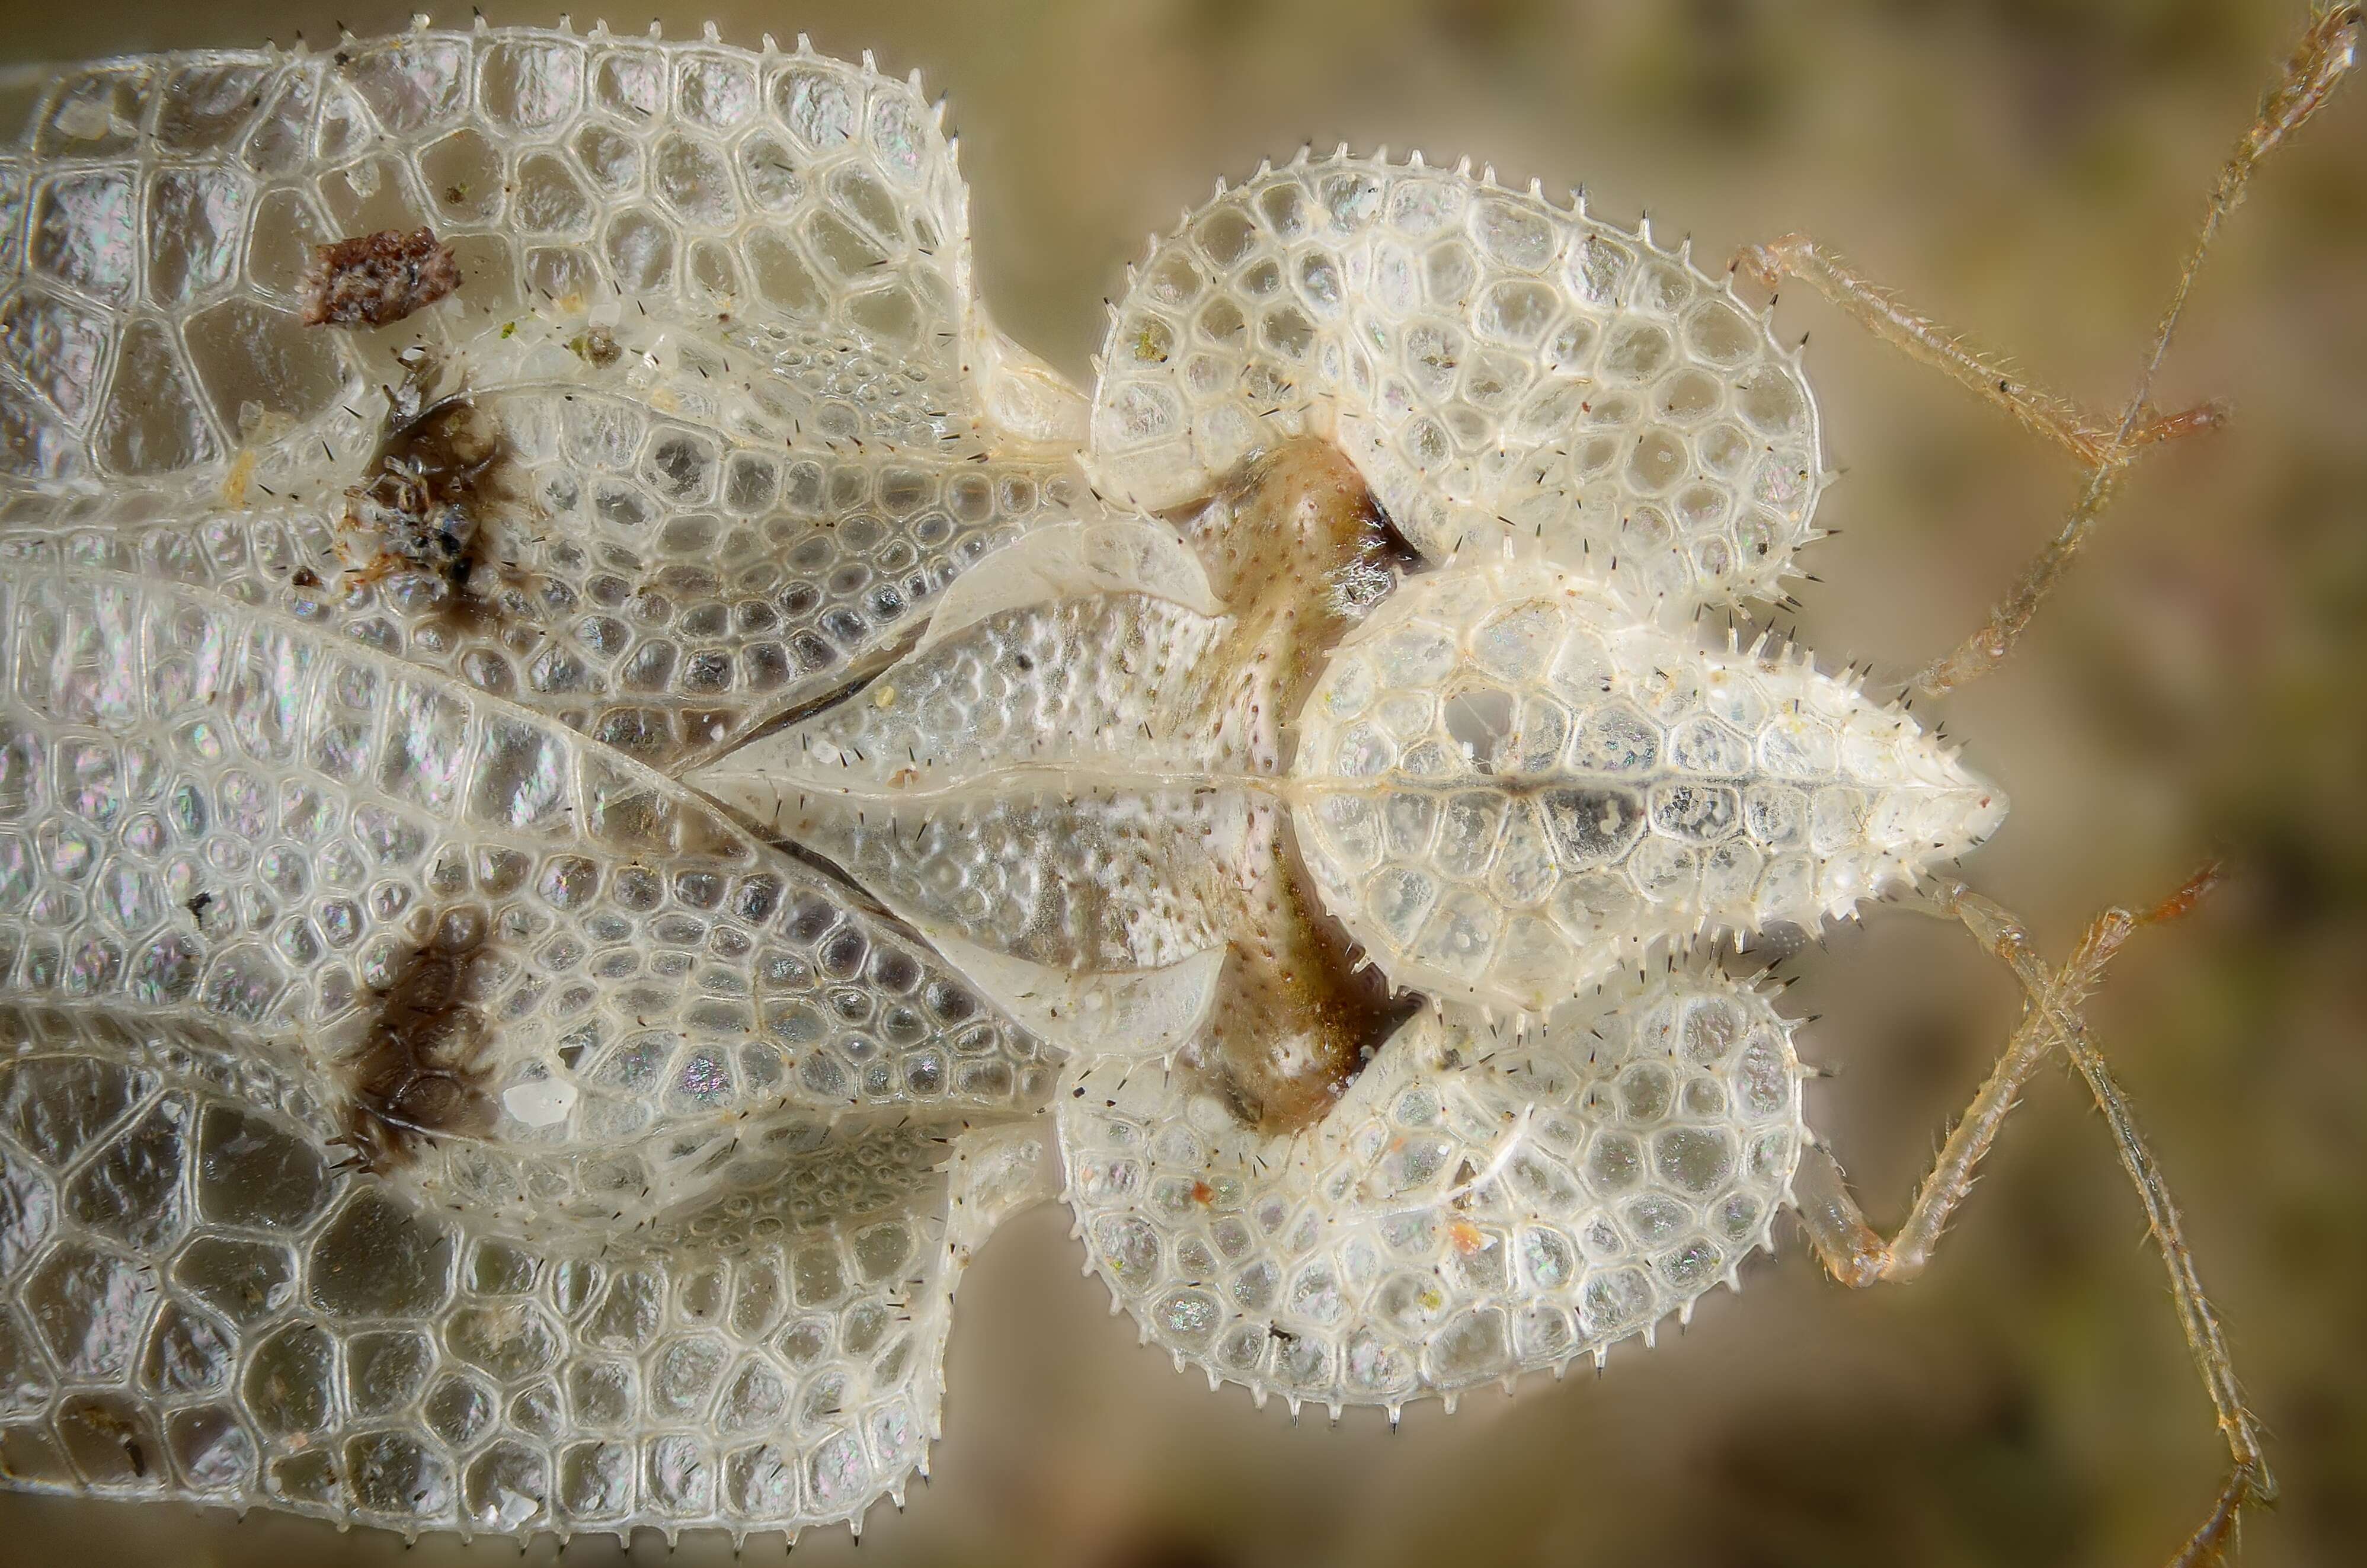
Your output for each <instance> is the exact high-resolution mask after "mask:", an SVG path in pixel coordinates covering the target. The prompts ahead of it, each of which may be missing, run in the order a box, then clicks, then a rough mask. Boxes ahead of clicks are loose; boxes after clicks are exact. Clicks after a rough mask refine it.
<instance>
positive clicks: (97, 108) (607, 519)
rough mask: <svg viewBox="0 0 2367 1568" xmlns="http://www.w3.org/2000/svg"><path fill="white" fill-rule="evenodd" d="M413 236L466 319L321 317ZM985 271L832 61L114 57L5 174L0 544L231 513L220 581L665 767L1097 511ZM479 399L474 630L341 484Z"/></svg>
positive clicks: (1072, 443)
mask: <svg viewBox="0 0 2367 1568" xmlns="http://www.w3.org/2000/svg"><path fill="white" fill-rule="evenodd" d="M419 226H429V227H433V228H434V229H435V230H436V232H437V234H438V235H439V236H440V237H441V238H443V239H444V240H445V241H446V242H447V243H449V244H450V245H451V246H452V248H453V250H454V252H455V253H456V254H457V255H458V257H459V272H460V275H461V278H462V281H461V284H460V287H459V289H458V290H457V292H455V293H454V294H452V295H451V296H449V297H448V298H447V299H443V300H442V301H440V302H437V303H435V304H431V305H428V306H426V307H425V308H423V309H421V310H417V311H415V312H414V313H413V314H411V315H410V316H408V317H407V318H405V319H403V320H402V321H396V322H394V323H392V324H391V325H388V326H383V327H379V328H377V329H347V328H340V327H334V326H311V327H308V326H305V325H303V324H302V322H301V320H300V310H301V307H302V293H303V282H302V276H303V268H304V265H305V264H306V262H307V260H308V259H309V257H310V254H311V246H312V245H314V244H315V243H322V242H325V241H330V240H334V239H336V238H339V237H344V236H351V235H355V234H359V233H368V232H371V231H379V230H387V229H395V230H405V231H407V230H410V229H413V228H415V227H419ZM969 269H970V264H969V254H968V217H967V195H966V192H965V190H964V188H963V186H962V183H961V180H960V178H959V175H958V174H957V170H956V167H955V163H954V157H953V152H952V149H951V147H950V145H949V143H948V142H947V141H946V139H945V137H944V135H943V132H942V129H941V127H940V125H939V123H938V115H937V111H936V109H935V108H934V107H932V106H930V105H928V104H927V103H925V102H924V101H923V99H922V97H921V96H920V94H919V91H918V89H917V87H916V85H913V84H912V83H908V82H899V81H894V80H891V79H889V78H887V77H884V76H881V75H879V74H878V73H876V72H875V71H873V70H872V69H870V68H869V66H868V65H867V64H866V65H865V66H861V67H857V66H852V65H846V64H843V63H840V62H834V61H829V60H823V59H821V58H818V57H816V56H814V55H812V54H810V53H809V52H807V51H804V49H803V48H802V46H800V48H799V50H798V51H796V52H793V53H791V52H783V51H777V50H775V49H773V48H772V47H771V46H770V45H769V44H768V45H767V46H766V48H765V49H764V51H761V52H753V51H742V50H735V49H731V48H728V47H725V46H722V45H720V44H718V43H716V42H714V41H713V40H712V39H708V40H706V41H703V42H697V43H663V42H659V41H657V40H654V39H613V38H610V37H608V36H607V35H606V32H605V30H595V32H594V33H593V34H592V35H591V36H590V37H589V38H576V37H573V36H571V35H569V34H566V33H563V32H550V31H538V30H523V29H504V30H498V31H497V30H490V29H484V28H480V29H479V30H477V31H475V32H470V33H459V32H439V31H429V30H419V31H414V32H412V33H410V34H407V35H403V36H401V37H398V38H394V39H385V40H376V41H371V42H367V43H362V42H355V43H349V44H347V45H346V46H345V47H344V48H341V49H340V50H339V51H336V52H335V53H334V55H329V56H312V55H309V54H305V53H302V52H298V53H293V54H290V53H286V52H282V51H256V52H249V53H237V54H222V53H207V54H190V55H172V56H153V57H138V58H130V59H125V60H121V61H115V62H103V63H101V64H99V65H96V66H93V67H90V68H87V69H85V70H81V71H76V72H71V73H63V74H61V75H60V76H58V78H57V79H56V80H55V82H54V83H52V84H51V85H49V86H48V87H47V89H46V90H45V91H43V92H42V93H41V94H40V96H39V105H38V109H37V112H36V114H35V116H34V118H33V121H32V123H31V125H30V126H29V127H28V129H27V130H25V132H24V133H23V136H22V137H21V139H20V140H19V141H18V142H17V145H16V147H15V148H14V149H12V150H9V151H6V152H0V345H5V346H0V387H5V389H6V396H0V410H5V411H6V412H5V414H0V426H5V428H0V469H6V473H7V476H8V477H7V478H6V479H0V491H7V492H8V493H9V495H10V496H11V497H13V499H9V500H7V501H6V502H5V504H0V524H5V525H6V527H7V528H8V529H9V530H10V531H11V532H12V533H22V532H24V531H26V530H28V529H29V530H31V531H32V532H33V533H35V534H36V535H54V534H60V533H63V532H65V531H68V530H70V529H72V528H74V526H75V525H100V526H101V527H102V530H103V531H105V532H108V533H115V532H121V531H128V532H130V534H132V535H134V536H135V537H132V538H130V539H127V540H124V541H122V542H121V543H119V544H114V545H109V546H107V547H109V548H116V549H121V550H128V551H132V552H136V553H146V554H150V555H155V554H163V553H170V552H171V551H172V550H173V549H174V548H175V542H174V540H173V538H172V537H171V536H173V535H174V534H176V533H177V532H180V531H185V530H187V529H188V528H189V527H190V525H191V524H192V523H193V521H194V520H195V518H196V516H197V515H198V514H199V513H206V512H219V513H222V515H221V517H218V518H216V519H215V520H214V525H213V526H214V532H215V534H216V536H218V538H220V537H228V538H229V543H228V546H227V548H223V547H214V551H213V553H214V554H215V555H216V556H217V557H221V556H225V555H228V556H242V557H255V558H269V559H270V562H271V564H270V565H269V566H268V567H267V568H264V567H258V566H256V565H255V564H253V563H251V562H230V563H227V564H224V563H222V562H220V561H218V562H217V563H216V565H215V566H214V567H213V568H212V569H210V570H213V571H214V572H215V573H216V574H217V576H219V575H220V574H221V573H223V572H227V573H229V575H230V578H231V579H232V581H224V582H221V586H224V587H225V588H226V589H228V590H230V591H234V592H240V593H242V594H243V595H245V596H249V597H272V596H280V595H285V594H286V593H288V592H289V591H290V589H289V582H288V579H289V578H290V577H292V576H295V575H297V574H299V573H301V574H303V575H304V576H305V577H309V578H318V579H321V580H323V581H327V582H328V583H329V584H330V587H331V592H328V593H327V594H325V595H323V594H317V593H315V594H310V595H309V598H310V600H311V602H313V603H314V604H316V605H319V604H321V602H322V601H323V600H325V602H326V604H325V607H316V608H315V609H314V611H313V613H314V614H316V615H329V616H331V617H343V618H344V619H345V620H346V621H347V622H349V623H351V625H352V626H353V629H355V631H356V632H357V635H361V636H365V637H369V638H371V639H372V640H374V641H376V642H378V643H379V645H380V646H382V647H388V648H389V649H390V650H391V651H395V652H398V653H400V654H402V656H404V657H411V658H419V659H423V660H425V661H427V662H431V663H436V664H438V665H440V666H444V667H448V668H453V669H455V670H456V671H458V672H459V673H461V674H462V675H463V676H464V677H465V678H468V679H470V680H472V681H474V682H477V683H480V684H482V685H484V686H486V687H487V689H491V690H496V691H501V692H504V694H510V695H514V696H515V697H517V698H518V699H519V700H521V701H525V702H527V703H529V704H531V705H535V706H537V707H538V708H541V709H542V710H544V711H549V712H556V713H560V714H561V715H562V716H566V717H568V718H569V719H570V721H571V722H573V723H576V724H578V725H579V726H581V727H586V728H600V727H605V732H606V734H607V735H608V737H609V738H610V739H613V740H615V741H617V743H618V744H621V745H626V746H628V747H629V749H632V750H634V751H635V752H636V754H637V755H640V756H641V757H643V758H644V760H647V761H651V762H653V763H655V764H658V765H661V766H672V765H674V764H676V763H677V762H679V761H681V760H682V759H683V758H685V756H689V755H692V754H706V753H710V752H712V751H713V750H718V749H719V748H720V747H721V746H723V745H726V744H728V743H729V742H730V739H733V738H735V737H736V736H738V735H739V734H742V733H744V732H745V731H746V730H747V729H748V728H752V727H753V725H755V724H757V723H760V722H762V720H763V718H764V716H767V715H769V714H771V713H774V712H777V711H779V710H781V709H782V708H785V707H787V706H790V705H795V704H796V703H798V702H800V701H803V700H806V699H808V698H810V697H812V696H815V695H818V694H821V693H822V692H823V691H826V690H827V689H828V688H829V687H830V686H832V684H834V683H837V682H843V681H844V680H845V679H846V678H847V672H848V670H849V668H850V666H854V665H857V664H859V663H861V662H862V661H863V660H866V658H869V657H873V656H876V655H877V654H878V651H879V650H880V649H883V648H884V647H886V646H889V645H890V644H892V643H893V642H894V640H895V639H896V638H897V637H899V636H900V634H902V633H903V632H904V631H906V630H907V629H908V628H909V627H911V626H913V625H915V624H917V620H918V615H917V613H916V612H917V609H918V607H919V606H921V605H922V604H925V603H926V602H927V601H928V600H929V599H930V598H931V596H932V595H934V593H935V592H938V591H939V590H940V589H942V587H943V586H944V584H945V582H946V581H949V580H950V579H951V578H952V577H953V576H954V575H955V574H957V572H958V571H959V570H960V569H961V567H962V566H963V565H965V564H967V563H968V561H969V560H971V559H973V558H976V556H977V555H978V554H979V553H980V552H982V551H983V550H985V549H987V548H989V547H991V545H992V544H994V543H996V542H999V541H1000V540H1001V539H1002V538H1006V537H1008V536H1011V535H1013V534H1014V533H1016V532H1018V531H1020V530H1022V529H1024V528H1025V526H1026V525H1028V524H1029V523H1031V522H1032V521H1033V520H1035V518H1036V517H1037V516H1038V515H1040V514H1042V513H1045V512H1047V511H1051V512H1058V511H1059V510H1061V509H1063V508H1064V507H1065V506H1066V505H1067V504H1068V503H1069V502H1070V500H1071V499H1072V498H1073V496H1074V494H1075V492H1076V491H1077V490H1078V489H1079V488H1080V486H1079V485H1078V482H1077V479H1076V474H1075V467H1074V462H1073V457H1074V452H1075V449H1076V447H1077V446H1079V445H1080V443H1081V441H1082V433H1083V428H1084V415H1083V404H1082V400H1081V399H1080V398H1079V397H1078V396H1077V394H1075V393H1074V392H1073V391H1071V390H1070V389H1068V388H1066V387H1065V386H1064V385H1062V384H1061V382H1060V381H1059V378H1058V377H1057V376H1055V375H1053V374H1052V373H1051V372H1050V371H1048V369H1046V368H1045V367H1042V366H1041V365H1040V364H1038V363H1036V361H1034V360H1033V359H1032V358H1030V357H1029V356H1028V355H1025V353H1024V351H1021V350H1019V349H1018V348H1017V347H1016V346H1015V345H1014V344H1010V343H1009V342H1008V341H1007V340H1006V339H1004V338H1002V335H1001V334H1000V333H997V332H996V331H995V329H994V328H993V327H992V325H991V322H990V321H988V320H987V319H986V317H985V315H984V313H983V312H982V310H980V308H979V307H978V305H977V303H976V301H975V300H974V299H972V298H971V279H970V270H969ZM463 402H466V403H473V404H479V405H481V410H480V412H481V422H480V423H481V424H482V425H483V426H484V428H485V429H486V431H487V432H488V433H489V434H490V436H491V437H492V439H493V447H494V449H495V450H496V452H497V453H498V460H497V461H496V462H495V464H493V466H492V467H491V468H490V469H489V470H488V472H487V473H486V474H485V476H484V477H483V479H482V483H481V485H480V487H479V494H478V495H477V496H475V497H474V498H472V500H471V502H470V511H471V512H472V513H477V514H478V515H476V516H475V517H474V518H473V521H474V522H475V523H476V524H477V525H478V526H479V529H480V532H481V537H480V538H479V539H478V540H476V541H474V542H473V544H472V546H471V548H470V555H471V557H472V558H473V565H474V568H475V570H474V573H473V580H472V581H470V590H471V592H470V593H469V594H467V595H465V596H463V598H464V600H465V602H466V604H467V605H468V607H469V608H470V612H471V613H470V615H465V616H459V617H456V616H454V615H450V614H448V613H444V612H447V611H448V609H449V604H448V601H449V600H450V599H451V598H452V597H453V596H452V595H449V594H446V593H442V592H438V590H439V589H440V588H441V586H442V585H441V584H439V583H437V582H436V581H434V578H435V577H436V573H435V572H433V571H425V572H423V571H416V570H400V563H393V564H394V565H395V566H396V567H397V570H391V571H384V570H360V571H357V572H354V573H352V574H350V575H349V574H348V573H347V570H346V569H347V568H348V567H360V568H364V569H371V568H383V567H386V566H387V565H389V564H390V563H389V562H388V560H387V558H385V557H384V555H383V554H382V553H378V555H377V558H376V559H375V560H374V559H373V557H374V552H377V540H376V539H375V537H374V536H373V535H372V533H371V531H370V530H369V529H368V528H367V527H362V528H356V527H353V526H349V525H348V523H349V513H353V512H355V510H356V508H355V505H354V503H353V501H352V498H351V497H350V496H349V495H348V493H347V492H348V491H350V490H354V489H357V488H367V487H368V485H369V484H370V483H371V481H372V480H374V479H378V478H379V477H381V476H382V475H383V473H384V472H385V459H386V458H387V457H388V456H389V455H393V456H396V457H416V456H417V446H418V443H417V441H416V440H415V437H416V434H417V433H418V432H419V431H420V429H421V428H422V426H423V423H425V422H430V421H433V420H435V419H436V418H438V417H447V416H450V415H452V413H453V412H454V410H455V408H456V405H459V404H461V403H463ZM143 525H145V529H144V531H145V532H147V533H154V532H156V531H158V530H159V529H161V530H162V531H163V532H164V535H165V536H166V537H165V538H164V539H162V540H161V541H160V540H152V539H148V538H144V537H136V536H137V535H140V534H141V533H142V531H143ZM80 547H84V548H89V547H93V546H91V545H89V544H88V543H87V542H85V544H83V545H82V546H80ZM463 575H467V573H465V572H464V573H463ZM307 587H308V584H306V583H304V582H301V581H300V582H298V583H297V584H296V585H295V591H296V592H304V591H305V590H306V589H307ZM349 600H350V601H352V602H350V603H349V602H348V601H349ZM537 660H539V661H540V662H539V663H537Z"/></svg>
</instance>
